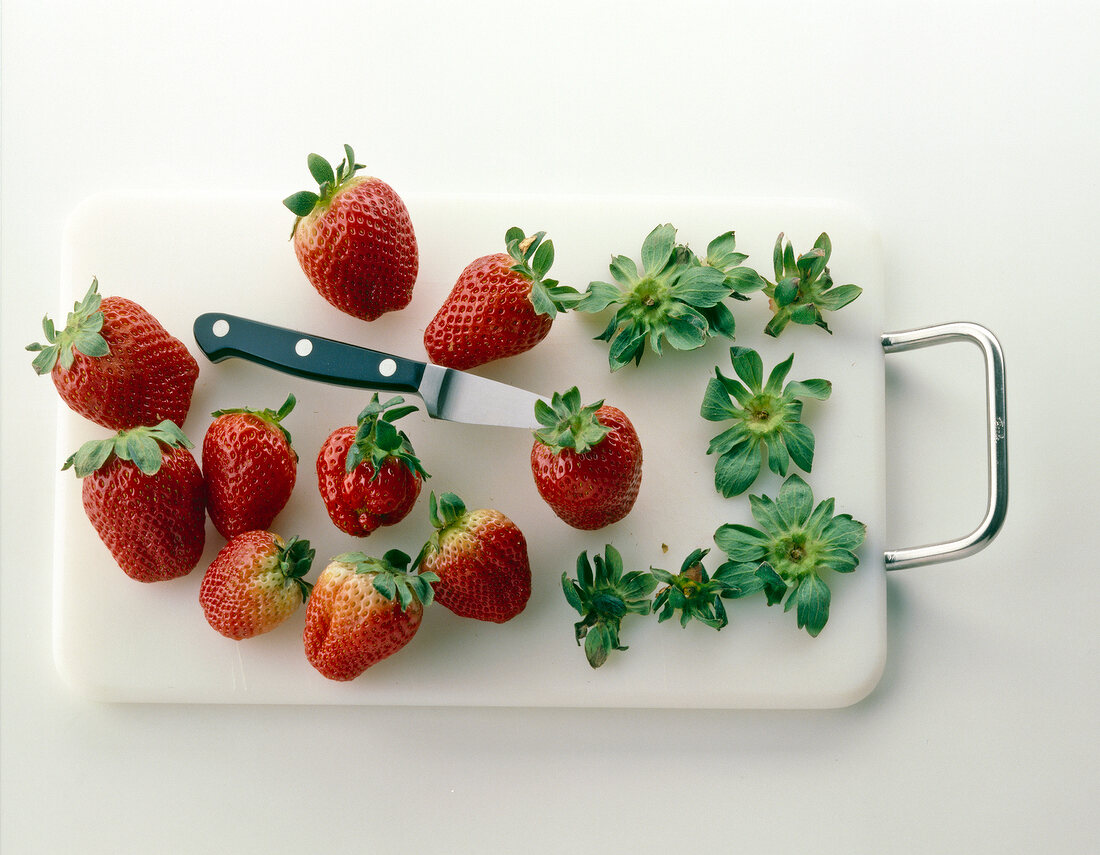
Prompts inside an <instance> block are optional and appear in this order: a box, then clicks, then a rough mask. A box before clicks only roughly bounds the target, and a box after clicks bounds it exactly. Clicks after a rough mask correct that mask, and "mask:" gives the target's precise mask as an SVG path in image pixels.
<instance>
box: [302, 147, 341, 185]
mask: <svg viewBox="0 0 1100 855" xmlns="http://www.w3.org/2000/svg"><path fill="white" fill-rule="evenodd" d="M306 164H307V165H308V166H309V174H310V175H312V176H313V180H314V181H316V182H317V183H318V184H326V183H327V184H335V183H336V175H335V174H334V173H333V171H332V164H331V163H329V162H328V161H327V160H325V159H324V158H323V157H321V155H319V154H310V155H309V156H308V157H307V158H306Z"/></svg>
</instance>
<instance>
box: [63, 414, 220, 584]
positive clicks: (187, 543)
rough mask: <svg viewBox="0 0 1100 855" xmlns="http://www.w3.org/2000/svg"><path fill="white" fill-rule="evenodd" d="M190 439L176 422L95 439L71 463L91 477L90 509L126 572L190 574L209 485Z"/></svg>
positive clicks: (86, 490) (198, 553)
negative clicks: (203, 478) (196, 460)
mask: <svg viewBox="0 0 1100 855" xmlns="http://www.w3.org/2000/svg"><path fill="white" fill-rule="evenodd" d="M189 448H192V445H191V442H190V440H188V439H187V437H186V436H184V435H183V432H182V431H181V430H180V429H179V428H178V427H176V426H175V425H174V424H172V423H171V422H168V421H165V422H161V423H160V424H159V425H157V426H156V427H136V428H131V429H130V430H126V431H119V432H118V434H117V435H115V436H114V437H112V438H110V439H100V440H90V441H88V442H86V443H84V445H82V446H81V447H80V449H79V450H78V451H77V452H76V454H74V455H72V456H71V457H70V458H69V459H68V460H66V461H65V465H64V466H63V467H62V468H63V469H68V468H69V467H70V466H71V467H73V470H74V471H75V472H76V474H77V477H80V478H83V479H84V485H83V488H82V495H83V500H84V512H85V513H86V514H87V515H88V519H89V520H90V521H91V523H92V526H93V527H94V528H95V530H96V532H97V533H98V534H99V537H100V539H101V540H102V541H103V543H104V544H105V545H106V546H107V548H108V549H109V550H110V551H111V554H112V555H113V556H114V558H115V561H117V562H118V566H119V567H121V568H122V569H123V571H124V572H125V573H126V575H128V576H130V577H132V578H134V579H137V580H138V581H139V582H161V581H164V580H166V579H175V578H178V577H180V576H186V575H187V574H188V573H190V572H191V571H192V570H193V569H194V568H195V565H197V564H198V563H199V559H200V558H201V557H202V550H203V546H204V545H205V540H206V489H205V485H204V483H203V480H202V473H201V472H199V465H198V464H197V463H196V462H195V458H194V457H192V456H191V452H190V451H188V449H189Z"/></svg>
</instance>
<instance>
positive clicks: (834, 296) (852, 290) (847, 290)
mask: <svg viewBox="0 0 1100 855" xmlns="http://www.w3.org/2000/svg"><path fill="white" fill-rule="evenodd" d="M862 293H863V289H862V288H860V287H859V286H858V285H838V286H837V287H835V288H830V289H829V290H828V291H826V292H825V293H823V294H822V295H821V296H820V297H818V300H817V302H818V305H820V306H821V308H823V309H827V310H829V311H830V312H835V311H836V310H837V309H843V308H844V307H845V306H847V305H848V304H849V303H851V302H852V301H853V300H854V299H855V298H856V297H858V296H859V295H860V294H862Z"/></svg>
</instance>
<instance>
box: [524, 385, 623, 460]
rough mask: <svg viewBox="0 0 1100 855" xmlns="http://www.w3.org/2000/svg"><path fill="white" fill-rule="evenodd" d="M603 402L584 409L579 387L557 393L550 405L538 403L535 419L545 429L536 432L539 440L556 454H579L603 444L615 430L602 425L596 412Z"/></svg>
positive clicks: (589, 405)
mask: <svg viewBox="0 0 1100 855" xmlns="http://www.w3.org/2000/svg"><path fill="white" fill-rule="evenodd" d="M602 406H603V401H602V400H601V401H597V402H596V403H594V404H588V405H587V406H581V393H580V391H579V390H578V389H577V387H576V386H574V387H573V388H571V389H570V390H569V391H568V392H565V393H564V394H561V393H559V392H555V393H554V394H553V395H552V396H551V398H550V403H549V404H547V403H546V401H543V400H542V399H539V400H538V401H536V402H535V418H536V419H537V420H538V423H539V424H540V425H543V427H541V428H539V429H538V430H537V431H535V439H536V440H538V441H539V442H541V443H542V444H543V445H546V446H549V448H550V450H551V451H553V452H554V454H560V453H561V452H562V451H563V450H564V449H566V448H570V449H572V450H573V451H575V452H577V453H578V454H583V453H584V452H586V451H588V450H589V449H591V448H593V447H594V446H597V445H599V444H600V442H602V441H603V438H604V437H605V436H607V434H608V433H609V432H610V430H611V428H609V427H606V426H605V425H602V424H600V421H599V419H597V418H596V412H597V411H598V410H599V409H600V407H602Z"/></svg>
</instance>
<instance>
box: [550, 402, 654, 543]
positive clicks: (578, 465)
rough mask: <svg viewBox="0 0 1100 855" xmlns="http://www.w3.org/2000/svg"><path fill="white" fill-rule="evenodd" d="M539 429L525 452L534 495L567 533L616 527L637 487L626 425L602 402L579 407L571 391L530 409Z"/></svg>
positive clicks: (638, 460)
mask: <svg viewBox="0 0 1100 855" xmlns="http://www.w3.org/2000/svg"><path fill="white" fill-rule="evenodd" d="M535 418H537V419H538V421H539V424H541V425H543V426H544V427H542V428H541V429H540V430H538V431H536V432H535V443H534V445H533V446H532V447H531V471H532V472H533V473H534V476H535V486H536V487H538V491H539V495H541V496H542V498H543V499H545V500H546V503H547V504H548V505H550V507H551V509H552V510H553V511H554V513H555V514H557V515H558V516H559V517H561V519H563V520H565V522H567V523H568V524H569V525H571V526H573V528H579V529H584V530H588V531H591V530H594V529H597V528H603V527H604V526H605V525H610V524H611V523H613V522H618V521H619V520H621V519H622V518H623V517H625V516H626V515H627V514H628V513H630V509H631V508H633V507H634V502H635V500H636V499H637V498H638V489H639V488H640V487H641V484H642V445H641V443H640V442H639V441H638V434H637V432H636V431H635V430H634V425H632V424H631V423H630V419H628V418H627V417H626V415H625V414H624V413H623V412H622V410H619V409H616V408H615V407H611V406H606V405H605V404H604V402H603V401H597V402H596V403H595V404H589V405H588V406H586V407H582V406H581V395H580V392H578V391H577V387H576V386H574V387H573V388H572V389H570V390H569V391H568V392H566V393H565V394H564V395H561V394H558V393H556V392H555V393H554V396H553V398H552V399H551V403H550V404H546V403H545V402H543V401H540V402H538V403H537V404H536V405H535Z"/></svg>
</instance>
